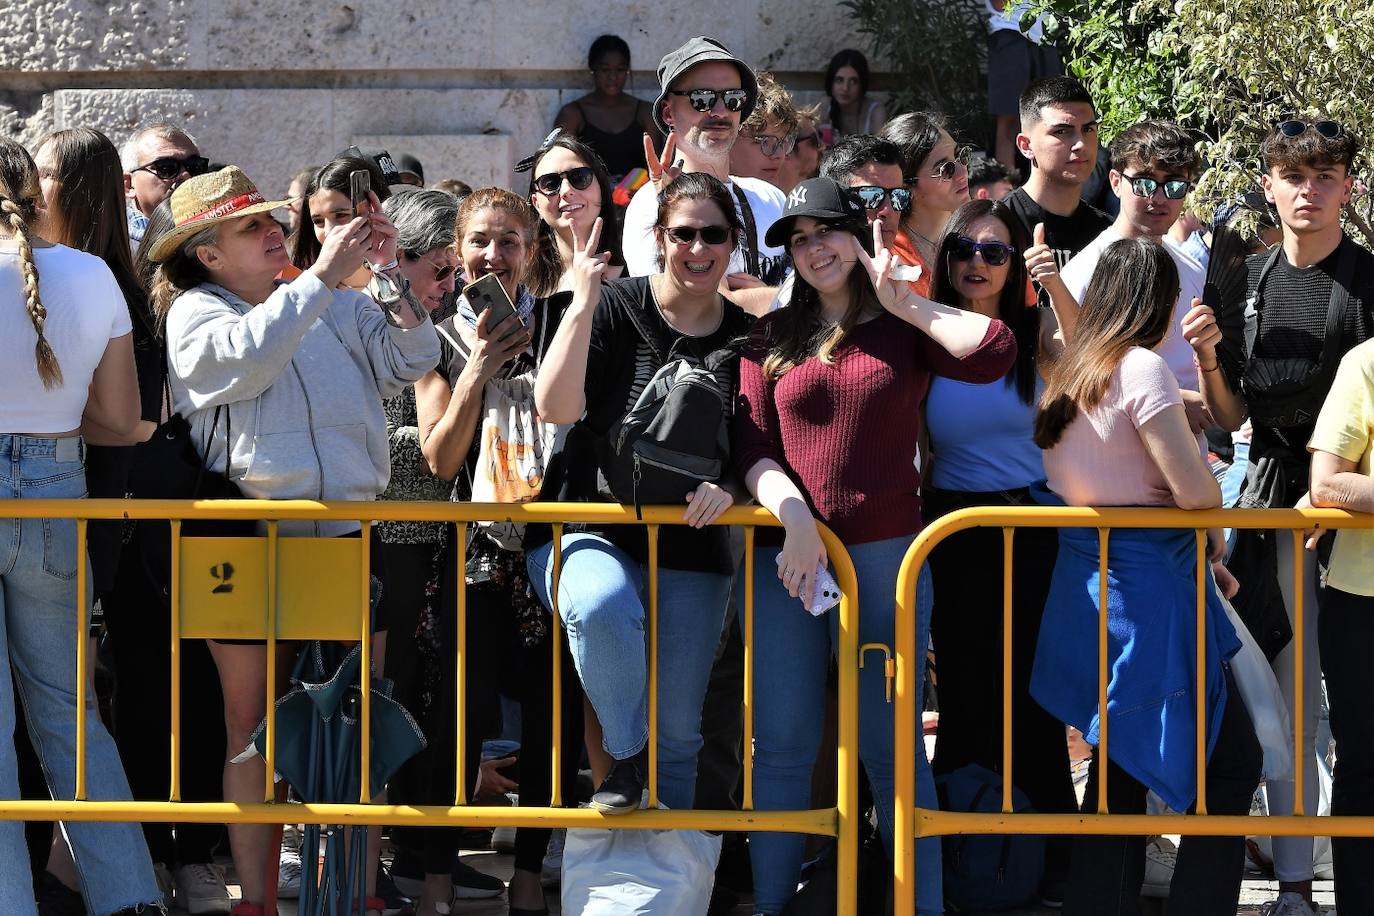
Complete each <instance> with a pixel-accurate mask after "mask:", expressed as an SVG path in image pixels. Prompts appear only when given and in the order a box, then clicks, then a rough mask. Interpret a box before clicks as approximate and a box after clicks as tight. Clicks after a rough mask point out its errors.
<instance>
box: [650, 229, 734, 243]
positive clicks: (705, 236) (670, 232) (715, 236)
mask: <svg viewBox="0 0 1374 916" xmlns="http://www.w3.org/2000/svg"><path fill="white" fill-rule="evenodd" d="M661 228H662V229H663V234H664V235H666V236H668V238H670V239H672V240H673V241H674V242H676V243H677V244H679V245H691V244H694V243H695V242H696V240H697V238H698V237H699V238H700V239H701V241H702V244H704V245H724V244H725V243H726V242H728V241H730V228H729V227H728V226H702V227H700V228H698V227H696V226H663V227H661Z"/></svg>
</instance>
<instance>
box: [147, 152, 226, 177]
mask: <svg viewBox="0 0 1374 916" xmlns="http://www.w3.org/2000/svg"><path fill="white" fill-rule="evenodd" d="M209 170H210V160H209V159H206V158H205V157H204V156H187V157H186V158H185V159H178V158H177V157H175V156H159V157H158V158H156V159H154V160H153V161H152V162H149V163H147V164H146V165H140V166H139V167H138V168H136V169H134V171H135V172H150V173H152V174H153V175H155V176H156V177H158V178H161V179H162V180H163V181H171V180H172V179H173V178H175V177H177V176H178V175H180V174H181V173H182V172H185V173H186V174H187V175H190V176H191V177H192V178H194V177H195V176H197V175H204V174H205V173H206V172H208V171H209Z"/></svg>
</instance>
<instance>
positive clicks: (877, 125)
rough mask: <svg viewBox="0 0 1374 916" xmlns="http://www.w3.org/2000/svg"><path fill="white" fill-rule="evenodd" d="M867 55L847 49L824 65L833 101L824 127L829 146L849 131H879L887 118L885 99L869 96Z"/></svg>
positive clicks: (829, 94)
mask: <svg viewBox="0 0 1374 916" xmlns="http://www.w3.org/2000/svg"><path fill="white" fill-rule="evenodd" d="M868 83H869V70H868V58H866V57H864V55H863V52H862V51H856V50H855V49H853V48H845V49H844V50H843V51H840V52H839V53H837V54H836V55H835V56H834V57H832V58H830V63H828V64H826V67H825V94H826V96H827V98H828V99H829V101H830V106H829V112H828V114H827V115H826V120H827V123H826V124H823V125H822V126H821V132H822V134H824V133H826V132H827V131H828V132H829V134H830V136H829V137H827V138H825V143H826V145H827V146H829V145H830V144H832V143H834V142H835V141H837V140H839V139H841V138H843V137H847V136H849V135H850V134H876V133H877V132H878V131H879V130H880V129H881V128H882V126H883V123H884V122H886V121H887V108H886V106H884V105H883V103H882V102H877V101H869V99H868Z"/></svg>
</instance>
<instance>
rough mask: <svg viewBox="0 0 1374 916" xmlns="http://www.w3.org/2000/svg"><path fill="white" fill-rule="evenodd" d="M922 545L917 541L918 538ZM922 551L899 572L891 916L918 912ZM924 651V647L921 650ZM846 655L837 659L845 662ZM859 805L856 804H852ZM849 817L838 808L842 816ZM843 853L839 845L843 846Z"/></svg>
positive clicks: (844, 613) (843, 617)
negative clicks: (918, 623)
mask: <svg viewBox="0 0 1374 916" xmlns="http://www.w3.org/2000/svg"><path fill="white" fill-rule="evenodd" d="M917 543H918V544H919V543H920V538H917ZM919 552H920V549H919V547H918V546H916V545H915V544H913V545H912V546H911V547H910V548H909V549H908V550H907V553H906V556H905V557H904V558H903V559H902V566H901V569H900V570H899V571H898V573H897V618H896V620H897V633H896V637H895V642H896V648H897V678H896V680H897V684H896V688H897V690H896V692H897V702H896V704H895V709H894V715H895V716H896V722H895V723H894V727H893V728H894V730H893V740H894V745H893V747H894V748H895V750H896V752H895V753H894V754H893V761H892V768H893V771H892V776H893V779H892V795H893V798H892V903H893V916H913V914H914V913H915V911H916V828H917V826H918V825H917V821H916V757H915V747H916V742H917V741H918V740H920V733H919V730H918V729H917V727H916V723H917V722H918V721H919V720H920V717H921V710H919V709H917V708H916V670H917V663H916V652H917V646H916V583H917V577H918V575H919V566H917V564H916V563H915V562H913V558H914V557H915V556H916V555H917V554H918V553H919ZM850 597H851V596H850V593H849V592H848V591H845V592H844V594H843V595H842V597H841V598H840V631H841V633H842V634H843V632H844V626H845V624H846V622H848V621H849V619H850V614H851V613H852V612H851V611H850V610H849V602H850ZM921 651H922V652H924V649H922V650H921ZM843 657H844V656H841V658H843ZM844 671H845V669H844V665H841V666H840V678H841V691H840V698H841V703H840V719H841V721H843V720H844V717H845V708H844V696H845V695H844V691H843V678H844ZM844 751H845V747H844V739H843V737H841V739H840V754H841V763H842V766H841V767H840V804H841V806H844V805H845V804H847V802H848V799H847V797H846V794H845V779H846V778H847V777H848V776H849V775H850V774H849V772H848V771H847V769H846V767H852V766H854V764H853V763H849V762H847V761H844V759H843V754H844ZM855 804H857V801H856V802H855ZM845 814H852V812H850V811H848V810H847V809H845V808H844V807H841V817H842V818H843V816H844V815H845ZM841 851H843V847H841Z"/></svg>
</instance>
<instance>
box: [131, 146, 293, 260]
mask: <svg viewBox="0 0 1374 916" xmlns="http://www.w3.org/2000/svg"><path fill="white" fill-rule="evenodd" d="M287 203H289V201H285V200H267V199H265V198H264V197H263V196H262V192H261V191H259V190H258V186H257V185H255V184H253V181H252V179H250V178H249V177H248V176H247V175H245V174H243V170H242V169H240V168H239V167H238V166H236V165H229V166H225V167H224V168H222V169H220V170H219V171H218V172H208V173H206V174H204V175H197V176H195V177H194V178H188V179H187V180H186V181H185V182H183V183H182V184H181V186H180V187H178V188H177V189H176V190H175V191H173V192H172V222H173V228H172V229H169V230H168V231H167V232H166V233H164V234H163V235H162V236H161V237H159V238H158V240H157V241H156V242H154V243H153V247H152V248H150V249H149V250H148V257H149V258H150V259H152V260H154V261H165V260H167V257H168V255H170V254H171V253H172V252H173V251H175V250H176V249H177V248H178V247H179V246H180V245H181V243H182V242H184V241H186V240H187V239H188V238H190V237H191V236H193V235H195V234H196V233H197V232H199V231H201V230H202V229H206V228H208V227H210V226H214V225H217V224H219V223H223V222H225V221H227V220H231V219H238V218H239V217H241V216H251V215H253V214H254V213H266V212H267V211H269V210H275V209H277V208H278V207H284V206H286V205H287Z"/></svg>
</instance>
